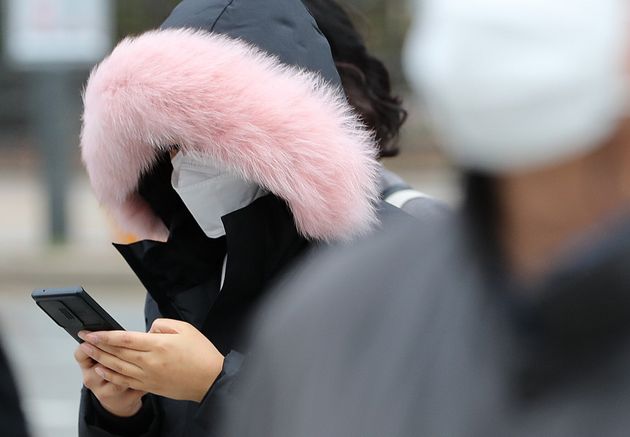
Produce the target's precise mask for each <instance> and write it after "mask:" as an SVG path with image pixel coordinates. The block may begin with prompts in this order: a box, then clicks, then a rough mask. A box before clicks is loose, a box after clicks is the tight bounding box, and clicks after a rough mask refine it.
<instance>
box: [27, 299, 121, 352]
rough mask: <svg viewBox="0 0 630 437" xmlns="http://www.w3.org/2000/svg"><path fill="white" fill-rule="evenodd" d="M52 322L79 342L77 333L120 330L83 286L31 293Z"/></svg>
mask: <svg viewBox="0 0 630 437" xmlns="http://www.w3.org/2000/svg"><path fill="white" fill-rule="evenodd" d="M31 296H32V297H33V299H34V300H35V303H36V304H37V305H38V306H39V307H40V308H41V309H42V310H43V311H44V312H45V313H46V314H48V316H50V318H51V319H53V320H54V321H55V323H57V325H59V326H61V327H62V328H63V329H65V330H66V331H67V332H68V334H70V335H71V336H72V338H74V339H75V340H76V341H78V342H79V343H82V342H83V340H81V339H80V338H79V336H78V333H79V331H118V330H120V331H122V330H123V327H122V326H120V325H119V324H118V323H117V322H116V321H115V320H114V319H113V318H112V317H111V316H110V315H109V314H107V311H105V310H104V309H103V308H102V307H101V306H100V305H99V304H98V303H96V301H95V300H94V299H92V297H90V295H89V294H87V292H86V291H85V290H84V289H83V287H70V288H43V289H40V290H35V291H33V293H32V294H31Z"/></svg>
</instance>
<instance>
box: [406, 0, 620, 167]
mask: <svg viewBox="0 0 630 437" xmlns="http://www.w3.org/2000/svg"><path fill="white" fill-rule="evenodd" d="M418 3H419V7H418V19H417V20H416V23H415V24H416V25H415V27H414V28H413V30H412V31H411V33H410V35H409V37H408V40H407V44H406V48H405V70H406V72H407V77H408V78H409V80H410V82H411V83H412V85H413V86H414V88H415V89H416V91H417V92H418V94H419V95H420V96H421V97H422V98H423V99H424V101H425V103H426V105H427V107H428V110H429V113H430V115H431V116H432V117H433V120H434V121H435V124H436V127H437V128H438V130H439V133H440V135H441V139H442V144H443V147H444V148H445V149H446V151H447V153H449V154H450V155H451V157H452V158H453V159H454V160H455V162H456V163H458V164H459V165H460V166H462V167H464V168H468V169H474V170H480V171H483V172H487V173H501V172H506V171H518V170H528V169H531V168H534V167H539V166H544V165H550V164H554V163H557V162H560V161H563V160H566V159H568V158H571V157H573V156H577V155H579V154H581V153H585V152H588V151H590V150H592V149H594V148H596V147H598V146H599V145H600V144H602V143H603V142H604V141H605V140H606V139H607V137H608V136H610V135H611V134H612V133H613V131H614V129H615V128H616V126H617V125H618V122H619V120H620V118H621V117H623V116H625V115H626V111H627V98H628V95H627V90H626V89H627V85H626V81H627V77H626V75H627V72H626V71H625V69H626V61H627V58H628V56H630V50H628V44H627V42H628V41H630V37H629V33H628V31H627V30H626V29H627V26H626V24H627V23H628V21H629V20H630V15H629V12H628V8H627V5H626V1H625V0H556V1H550V0H508V1H506V0H424V1H422V2H418Z"/></svg>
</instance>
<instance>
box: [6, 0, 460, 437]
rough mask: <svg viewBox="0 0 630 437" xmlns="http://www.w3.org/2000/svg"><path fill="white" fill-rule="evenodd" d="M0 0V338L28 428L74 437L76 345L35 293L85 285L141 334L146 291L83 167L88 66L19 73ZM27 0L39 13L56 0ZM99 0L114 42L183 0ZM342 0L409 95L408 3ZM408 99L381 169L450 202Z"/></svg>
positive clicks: (450, 182) (452, 191)
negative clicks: (116, 243)
mask: <svg viewBox="0 0 630 437" xmlns="http://www.w3.org/2000/svg"><path fill="white" fill-rule="evenodd" d="M0 1H2V3H0V4H1V6H2V8H1V9H0V13H1V14H2V17H1V18H2V19H1V20H0V39H2V43H1V44H0V47H2V49H0V50H2V56H1V57H0V102H1V105H0V298H1V301H0V335H1V337H2V339H3V340H2V341H3V343H4V344H5V347H6V348H7V350H8V352H9V354H10V358H11V361H12V363H13V368H14V371H15V373H16V376H17V377H18V379H19V383H20V390H21V392H22V395H23V396H22V399H23V404H24V409H25V411H26V414H27V416H28V418H29V421H30V423H31V428H32V430H33V433H34V435H35V436H36V437H44V436H55V437H69V436H74V435H76V415H77V404H78V394H79V389H80V385H81V381H80V374H79V371H78V368H77V366H76V365H75V363H74V361H73V358H72V353H73V351H74V348H75V347H76V344H75V343H74V342H73V340H72V339H71V338H70V337H69V336H67V335H66V334H65V333H63V332H62V331H61V330H60V329H59V328H57V327H56V326H55V325H54V324H53V322H52V321H50V320H49V319H48V318H47V316H45V315H44V313H43V312H41V311H40V310H39V309H37V307H36V306H35V305H34V304H33V302H32V300H31V298H30V292H31V290H33V289H35V288H38V287H61V286H68V285H83V286H84V287H85V288H86V290H88V291H89V292H90V293H91V294H92V295H93V296H94V297H95V298H96V299H97V300H98V301H99V302H100V303H101V304H102V305H103V306H104V307H105V308H106V309H107V310H108V311H109V312H110V313H111V314H112V315H113V316H114V317H115V318H116V319H117V320H118V321H119V322H120V323H121V324H122V325H123V326H125V327H126V328H127V329H135V330H141V329H143V316H142V303H143V299H144V291H143V289H142V287H141V285H140V284H139V283H138V281H137V280H136V279H135V277H134V276H133V274H132V273H131V272H130V270H129V269H128V268H127V266H126V264H125V263H124V262H123V260H122V259H121V258H120V257H119V256H118V254H117V253H116V252H115V251H114V249H113V248H112V246H111V244H110V242H111V241H112V240H113V239H125V238H126V236H125V235H122V234H120V232H118V231H117V230H116V229H115V228H114V226H113V224H112V223H110V222H109V221H108V219H107V217H106V216H105V215H104V213H103V211H101V209H100V208H99V205H98V204H97V202H96V200H95V199H94V197H93V195H92V193H91V191H90V187H89V185H88V181H87V178H86V175H85V173H84V171H83V169H82V167H81V163H80V157H79V149H78V132H79V126H80V110H81V101H80V93H81V88H82V85H83V83H84V81H85V79H86V77H87V73H88V71H89V67H90V65H89V63H85V65H72V66H71V67H68V66H63V67H60V66H58V65H47V66H45V68H39V67H38V66H36V67H35V68H34V67H32V66H29V67H28V68H24V67H23V66H19V65H16V64H15V62H11V61H10V59H9V57H8V56H7V53H6V48H5V47H6V38H7V34H8V31H9V28H10V27H11V26H12V25H15V23H11V22H10V15H9V14H8V12H7V11H8V4H9V2H10V1H13V2H14V3H16V0H0ZM17 1H19V2H26V3H28V2H27V1H26V0H17ZM30 1H33V2H35V3H38V10H39V9H41V10H42V14H45V12H46V7H52V6H56V5H55V4H53V3H55V2H58V1H60V0H29V2H30ZM91 1H93V0H64V2H63V3H66V4H68V5H70V7H69V9H68V12H67V13H68V14H70V15H72V14H73V13H74V12H73V8H72V6H73V4H72V2H75V3H76V5H79V4H82V3H84V2H87V3H89V2H91ZM94 1H98V0H94ZM103 1H104V2H106V3H107V6H108V7H110V8H111V12H112V13H111V19H110V20H108V21H109V26H110V28H109V29H110V34H109V37H108V38H109V41H108V42H109V45H110V46H111V45H113V44H115V42H116V41H117V40H118V39H120V38H121V37H123V36H124V35H128V34H132V33H138V32H141V31H143V30H146V29H150V28H153V27H156V26H157V25H159V24H160V22H161V21H162V20H163V19H164V18H165V17H166V16H167V15H168V13H169V11H170V10H171V8H172V7H173V6H174V5H175V4H177V3H178V1H176V0H120V1H110V2H108V0H103ZM51 2H52V3H51ZM341 3H342V4H344V5H345V6H346V7H347V9H348V10H349V11H350V12H351V14H352V16H353V17H354V19H355V22H356V24H357V26H358V27H359V28H360V29H361V31H362V33H363V34H364V35H365V37H366V39H367V40H368V43H369V44H368V45H369V47H370V48H371V49H372V50H373V51H374V52H375V53H377V54H378V55H379V56H380V57H381V58H382V59H383V60H385V61H386V63H387V65H388V67H389V68H390V69H391V72H392V77H393V79H394V82H395V87H396V90H397V91H398V93H399V94H401V95H403V96H408V94H409V93H408V88H407V86H406V85H405V83H404V80H403V77H402V73H401V68H400V47H401V44H402V41H403V37H404V33H405V30H406V28H407V25H408V23H407V20H408V17H409V11H408V6H407V3H406V2H405V1H404V0H352V1H350V0H345V1H344V0H341ZM22 4H24V3H22ZM43 17H44V18H46V17H45V15H44V16H43ZM40 18H41V17H40ZM42 19H43V18H42ZM405 100H406V106H407V108H408V110H409V112H410V117H409V121H408V123H407V125H406V127H405V129H404V131H403V135H402V138H401V145H402V153H401V155H400V156H399V157H397V158H394V159H387V160H386V161H385V164H386V166H387V167H389V168H391V169H392V170H394V171H396V172H398V173H399V174H400V175H401V176H403V177H404V178H405V179H406V180H407V181H408V182H410V183H411V184H412V185H413V186H415V187H416V188H418V189H420V190H422V191H424V192H425V193H428V194H430V195H433V196H436V197H439V198H442V199H444V200H446V201H447V202H449V203H451V204H455V203H457V201H458V198H459V194H458V192H457V189H456V188H455V183H456V179H457V175H456V174H454V172H453V171H452V170H450V169H449V167H448V166H447V165H446V163H445V162H444V160H443V159H442V157H441V155H440V154H439V153H438V152H437V151H436V149H435V147H434V146H433V144H432V141H431V139H430V136H429V135H428V134H427V129H426V127H425V124H424V123H423V117H422V111H421V109H420V107H419V106H418V105H417V104H416V103H415V102H414V100H413V99H412V98H409V97H408V98H406V99H405Z"/></svg>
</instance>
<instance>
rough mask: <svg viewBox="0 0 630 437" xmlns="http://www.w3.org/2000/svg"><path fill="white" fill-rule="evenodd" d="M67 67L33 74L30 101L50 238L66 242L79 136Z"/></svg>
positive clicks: (74, 92)
mask: <svg viewBox="0 0 630 437" xmlns="http://www.w3.org/2000/svg"><path fill="white" fill-rule="evenodd" d="M69 73H70V72H69V71H67V70H66V71H64V70H54V69H50V70H40V71H37V72H32V73H30V74H29V76H28V77H29V103H30V105H29V106H30V108H29V109H30V115H31V120H32V128H33V136H34V139H35V143H36V145H37V149H38V151H39V153H40V156H41V159H42V166H41V174H40V178H41V180H42V181H43V182H44V187H45V191H46V201H47V203H48V205H47V206H48V208H47V210H48V213H47V214H48V220H47V223H48V230H47V231H48V240H49V241H50V242H51V243H53V244H54V243H64V242H66V240H67V237H68V213H67V206H68V187H69V185H70V184H69V182H70V178H71V175H72V165H71V160H72V154H71V151H72V150H73V149H74V148H75V145H76V144H77V142H78V140H77V138H78V132H76V129H75V127H76V123H75V122H74V119H75V118H76V117H77V114H79V108H78V107H77V102H76V100H77V98H76V96H75V95H76V94H77V93H78V90H77V89H76V86H74V85H75V84H74V81H73V80H72V75H71V74H69Z"/></svg>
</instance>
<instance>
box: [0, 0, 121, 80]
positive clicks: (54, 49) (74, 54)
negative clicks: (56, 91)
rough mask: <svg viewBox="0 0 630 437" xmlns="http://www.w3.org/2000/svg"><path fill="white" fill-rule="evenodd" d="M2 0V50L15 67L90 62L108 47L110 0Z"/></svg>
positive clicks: (99, 56)
mask: <svg viewBox="0 0 630 437" xmlns="http://www.w3.org/2000/svg"><path fill="white" fill-rule="evenodd" d="M5 1H6V2H7V3H6V8H7V9H6V12H7V13H6V15H5V17H6V19H7V21H6V22H5V25H4V28H5V38H4V39H5V53H6V54H7V56H8V61H9V62H11V63H12V64H14V65H15V66H17V67H23V68H36V67H41V66H44V65H64V64H65V65H67V64H92V63H94V62H95V61H97V60H99V59H100V58H102V57H103V56H104V55H105V54H106V53H107V51H108V50H109V49H110V46H111V42H112V35H111V28H112V23H111V20H112V14H111V8H112V5H111V4H110V0H5Z"/></svg>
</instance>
